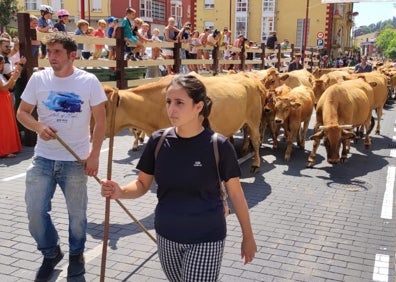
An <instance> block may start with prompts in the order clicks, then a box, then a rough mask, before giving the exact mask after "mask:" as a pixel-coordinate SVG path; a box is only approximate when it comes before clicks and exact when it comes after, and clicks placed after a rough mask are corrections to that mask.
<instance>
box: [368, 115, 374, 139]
mask: <svg viewBox="0 0 396 282" xmlns="http://www.w3.org/2000/svg"><path fill="white" fill-rule="evenodd" d="M374 124H375V119H374V117H373V116H371V122H370V128H369V130H368V132H367V135H370V133H371V131H372V130H373V128H374Z"/></svg>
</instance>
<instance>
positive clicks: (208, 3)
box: [204, 0, 215, 9]
mask: <svg viewBox="0 0 396 282" xmlns="http://www.w3.org/2000/svg"><path fill="white" fill-rule="evenodd" d="M204 5H205V6H204V8H205V9H214V7H215V0H205V4H204Z"/></svg>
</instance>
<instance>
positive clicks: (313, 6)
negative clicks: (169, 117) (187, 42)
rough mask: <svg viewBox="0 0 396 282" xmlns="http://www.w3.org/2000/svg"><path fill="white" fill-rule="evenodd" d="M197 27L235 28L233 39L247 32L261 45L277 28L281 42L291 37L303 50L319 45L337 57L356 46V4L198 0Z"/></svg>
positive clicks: (292, 42) (264, 0)
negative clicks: (354, 22)
mask: <svg viewBox="0 0 396 282" xmlns="http://www.w3.org/2000/svg"><path fill="white" fill-rule="evenodd" d="M208 3H211V5H208ZM306 21H308V27H307V29H306V28H305V22H306ZM195 26H196V27H197V28H198V29H199V30H200V29H202V30H203V28H205V27H210V28H212V29H213V28H216V29H222V28H223V27H224V26H227V27H229V28H231V30H232V35H233V39H235V38H236V37H237V36H238V35H239V34H243V35H244V36H245V37H246V38H248V39H249V40H251V41H254V42H257V43H259V44H260V43H265V42H266V39H267V38H268V36H269V35H270V33H271V32H272V31H276V32H277V37H278V43H280V42H282V41H283V40H284V39H288V40H289V42H290V43H291V44H294V46H295V47H296V48H299V49H300V50H302V49H303V47H306V48H307V49H309V48H311V47H312V48H318V47H319V49H323V50H324V51H325V53H327V54H329V55H331V56H333V57H337V56H339V55H341V54H345V52H346V51H349V50H350V49H351V47H352V43H353V42H351V30H352V28H353V3H338V4H322V1H321V0H309V1H308V0H211V1H208V0H197V1H196V2H195ZM306 31H307V33H306Z"/></svg>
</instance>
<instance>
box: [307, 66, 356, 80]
mask: <svg viewBox="0 0 396 282" xmlns="http://www.w3.org/2000/svg"><path fill="white" fill-rule="evenodd" d="M353 70H354V68H353V67H343V68H325V69H322V68H315V69H314V70H313V72H312V75H313V76H314V77H315V78H316V79H319V78H320V77H321V76H322V75H324V74H326V73H330V72H333V71H346V72H348V73H350V74H351V73H353Z"/></svg>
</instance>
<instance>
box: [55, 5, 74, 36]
mask: <svg viewBox="0 0 396 282" xmlns="http://www.w3.org/2000/svg"><path fill="white" fill-rule="evenodd" d="M57 15H58V22H57V23H56V24H55V25H54V28H56V29H57V30H58V31H63V32H66V31H67V30H66V27H67V23H68V22H69V16H70V14H69V12H68V11H67V10H65V9H61V10H59V11H58V12H57Z"/></svg>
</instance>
